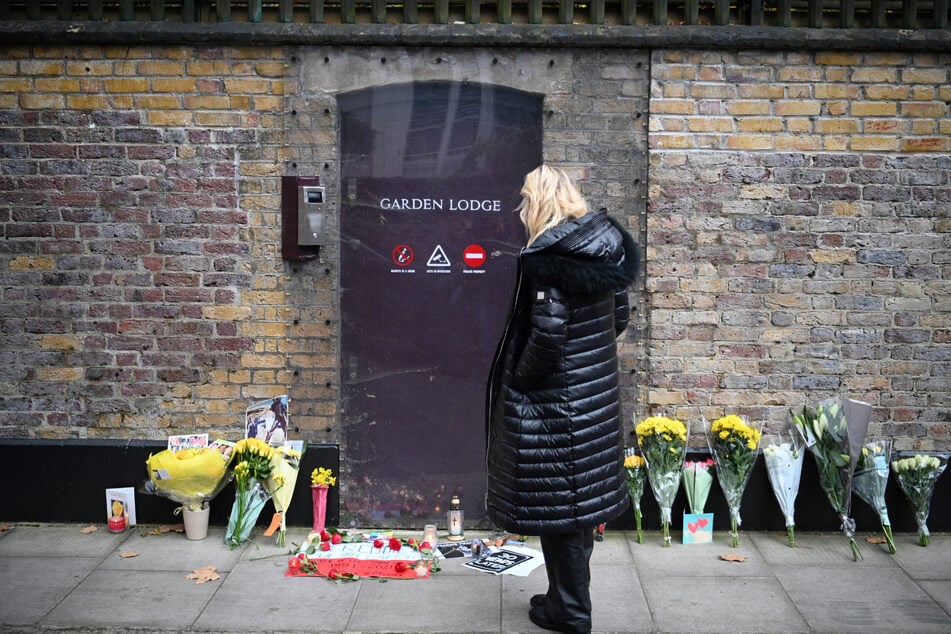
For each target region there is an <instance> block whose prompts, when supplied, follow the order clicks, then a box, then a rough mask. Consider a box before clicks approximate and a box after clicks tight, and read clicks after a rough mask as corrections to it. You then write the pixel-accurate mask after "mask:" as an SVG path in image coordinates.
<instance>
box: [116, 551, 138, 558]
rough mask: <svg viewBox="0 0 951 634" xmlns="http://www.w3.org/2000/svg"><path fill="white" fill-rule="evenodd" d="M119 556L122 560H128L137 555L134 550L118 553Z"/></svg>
mask: <svg viewBox="0 0 951 634" xmlns="http://www.w3.org/2000/svg"><path fill="white" fill-rule="evenodd" d="M119 556H120V557H122V558H123V559H128V558H129V557H138V556H139V553H137V552H135V551H134V550H127V551H125V552H124V553H119Z"/></svg>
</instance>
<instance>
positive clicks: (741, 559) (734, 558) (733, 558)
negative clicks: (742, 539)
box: [720, 553, 746, 563]
mask: <svg viewBox="0 0 951 634" xmlns="http://www.w3.org/2000/svg"><path fill="white" fill-rule="evenodd" d="M720 559H722V560H723V561H738V562H740V563H743V562H744V561H746V557H744V556H743V555H734V554H732V553H731V554H727V555H720Z"/></svg>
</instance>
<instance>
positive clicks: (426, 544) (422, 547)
mask: <svg viewBox="0 0 951 634" xmlns="http://www.w3.org/2000/svg"><path fill="white" fill-rule="evenodd" d="M430 548H432V545H431V544H430V543H429V542H423V543H422V544H420V545H419V549H420V550H429V549H430Z"/></svg>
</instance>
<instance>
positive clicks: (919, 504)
mask: <svg viewBox="0 0 951 634" xmlns="http://www.w3.org/2000/svg"><path fill="white" fill-rule="evenodd" d="M947 466H948V458H947V456H933V455H925V454H916V455H913V456H910V457H908V458H902V459H901V460H896V461H895V462H893V463H892V471H894V472H895V479H896V480H897V481H898V487H899V488H900V489H901V490H902V493H904V494H905V497H906V498H908V503H909V504H911V508H912V511H914V513H915V522H916V523H917V524H918V543H919V544H921V545H922V546H927V545H928V543H929V541H930V538H929V535H930V533H929V532H928V514H929V513H930V512H931V496H932V495H933V494H934V485H935V482H936V481H937V480H938V478H939V477H941V474H942V473H944V470H945V468H946V467H947Z"/></svg>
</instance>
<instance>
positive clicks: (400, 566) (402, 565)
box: [396, 561, 409, 572]
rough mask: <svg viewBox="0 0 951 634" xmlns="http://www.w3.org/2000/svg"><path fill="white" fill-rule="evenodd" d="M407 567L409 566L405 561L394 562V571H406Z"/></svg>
mask: <svg viewBox="0 0 951 634" xmlns="http://www.w3.org/2000/svg"><path fill="white" fill-rule="evenodd" d="M408 569H409V566H408V565H407V563H406V562H405V561H398V562H396V572H406V571H407V570H408Z"/></svg>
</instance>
